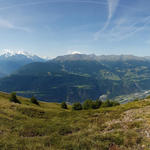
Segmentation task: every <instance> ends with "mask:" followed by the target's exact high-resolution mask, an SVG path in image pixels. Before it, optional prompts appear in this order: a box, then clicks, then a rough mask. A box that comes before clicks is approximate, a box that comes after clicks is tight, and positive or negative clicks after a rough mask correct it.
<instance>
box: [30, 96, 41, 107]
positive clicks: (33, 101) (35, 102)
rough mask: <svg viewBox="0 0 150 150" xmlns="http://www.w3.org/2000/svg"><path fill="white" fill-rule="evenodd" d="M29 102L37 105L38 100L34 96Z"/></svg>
mask: <svg viewBox="0 0 150 150" xmlns="http://www.w3.org/2000/svg"><path fill="white" fill-rule="evenodd" d="M30 100H31V103H33V104H36V105H39V102H38V100H37V99H36V98H35V97H34V96H32V97H31V99H30Z"/></svg>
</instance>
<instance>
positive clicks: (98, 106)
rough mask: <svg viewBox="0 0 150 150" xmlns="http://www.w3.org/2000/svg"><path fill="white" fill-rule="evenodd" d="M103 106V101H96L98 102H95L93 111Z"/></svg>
mask: <svg viewBox="0 0 150 150" xmlns="http://www.w3.org/2000/svg"><path fill="white" fill-rule="evenodd" d="M101 104H102V101H100V100H96V101H94V102H93V105H92V108H93V109H98V108H100V106H101Z"/></svg>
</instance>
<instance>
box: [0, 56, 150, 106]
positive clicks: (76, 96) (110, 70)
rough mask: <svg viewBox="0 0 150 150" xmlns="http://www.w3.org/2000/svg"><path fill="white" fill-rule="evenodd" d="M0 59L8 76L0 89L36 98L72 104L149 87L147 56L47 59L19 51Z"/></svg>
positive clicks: (149, 76) (1, 80)
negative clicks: (19, 52)
mask: <svg viewBox="0 0 150 150" xmlns="http://www.w3.org/2000/svg"><path fill="white" fill-rule="evenodd" d="M17 56H19V57H17ZM4 58H5V59H4ZM18 58H19V59H18ZM0 60H1V61H0V66H1V68H5V70H6V71H4V69H1V70H2V71H1V72H2V74H5V75H7V76H5V77H3V78H1V79H0V90H1V91H4V92H12V91H15V92H16V93H17V94H19V95H22V96H26V97H31V96H32V95H34V96H35V97H37V98H38V99H39V100H45V101H50V102H62V101H67V102H71V103H72V102H75V101H80V102H82V101H84V100H85V99H94V100H95V99H98V98H99V97H101V96H102V97H103V96H106V97H107V98H110V99H113V98H115V97H117V96H118V97H119V96H121V95H129V94H133V93H138V92H142V91H143V90H144V91H145V90H149V89H150V58H149V57H136V56H132V55H108V56H106V55H102V56H96V55H94V54H92V55H85V54H70V55H65V56H59V57H56V58H54V59H51V60H49V61H46V60H44V59H42V58H40V57H38V56H34V57H29V56H28V57H27V55H24V54H22V53H21V54H15V55H10V54H9V55H7V57H6V54H5V55H2V56H0ZM2 60H3V61H2ZM4 62H5V63H4ZM6 62H7V63H6ZM12 62H13V63H12ZM18 62H19V63H18ZM21 62H24V63H21ZM3 64H5V65H3ZM7 64H8V65H7ZM14 64H15V67H12V65H14ZM4 66H7V67H4ZM8 66H9V67H10V68H11V69H9V67H8ZM12 68H13V69H12ZM9 73H11V74H10V75H8V74H9Z"/></svg>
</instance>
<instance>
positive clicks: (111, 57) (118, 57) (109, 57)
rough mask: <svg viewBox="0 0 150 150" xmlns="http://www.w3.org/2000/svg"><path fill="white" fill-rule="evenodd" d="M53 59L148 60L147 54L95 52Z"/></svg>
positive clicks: (149, 58)
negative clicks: (105, 53) (104, 53)
mask: <svg viewBox="0 0 150 150" xmlns="http://www.w3.org/2000/svg"><path fill="white" fill-rule="evenodd" d="M53 60H55V61H76V60H93V61H126V60H141V61H148V60H150V57H149V56H146V57H138V56H134V55H99V56H98V55H95V54H89V55H87V54H69V55H64V56H58V57H56V58H54V59H53Z"/></svg>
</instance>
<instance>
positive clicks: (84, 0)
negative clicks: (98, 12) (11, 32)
mask: <svg viewBox="0 0 150 150" xmlns="http://www.w3.org/2000/svg"><path fill="white" fill-rule="evenodd" d="M60 2H68V3H90V4H98V5H107V3H106V2H104V1H93V0H76V1H75V0H45V1H43V0H42V1H41V0H39V1H30V2H28V3H27V2H26V3H17V4H11V5H8V6H4V7H0V10H5V9H11V8H14V7H24V6H32V5H40V4H47V3H60Z"/></svg>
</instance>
